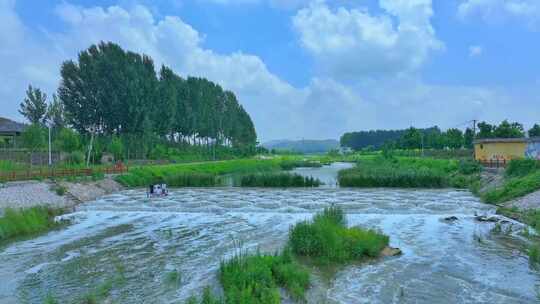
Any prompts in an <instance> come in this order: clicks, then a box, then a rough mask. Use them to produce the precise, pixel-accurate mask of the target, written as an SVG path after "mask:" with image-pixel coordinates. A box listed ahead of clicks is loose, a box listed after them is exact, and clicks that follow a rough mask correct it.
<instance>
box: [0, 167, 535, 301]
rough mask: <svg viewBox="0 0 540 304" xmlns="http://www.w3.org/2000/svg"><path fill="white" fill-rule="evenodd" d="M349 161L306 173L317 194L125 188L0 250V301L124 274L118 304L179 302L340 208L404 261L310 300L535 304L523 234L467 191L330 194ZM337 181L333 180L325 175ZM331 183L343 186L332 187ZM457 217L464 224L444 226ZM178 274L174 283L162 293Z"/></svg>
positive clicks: (354, 269)
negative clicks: (385, 239) (383, 237)
mask: <svg viewBox="0 0 540 304" xmlns="http://www.w3.org/2000/svg"><path fill="white" fill-rule="evenodd" d="M343 166H345V165H342V164H335V165H333V166H331V167H323V168H310V169H298V170H297V172H302V174H312V175H315V176H317V175H319V178H321V179H323V178H328V179H327V180H326V182H327V187H325V188H320V189H257V188H248V189H242V188H204V189H171V192H170V195H169V196H168V197H166V198H159V199H151V200H150V199H148V198H146V195H145V191H144V190H128V191H123V192H121V193H117V194H114V195H109V196H105V197H103V198H101V199H99V200H96V201H94V202H90V203H86V204H84V205H81V206H80V207H79V208H78V210H77V212H75V213H72V214H69V215H66V217H68V218H70V219H72V221H73V224H72V225H70V226H68V227H67V228H65V229H62V230H58V231H52V232H50V233H48V234H46V235H43V236H40V237H38V238H35V239H32V240H27V241H22V242H17V243H13V244H11V245H9V246H8V247H4V248H0V303H2V304H4V303H5V304H8V303H9V304H11V303H40V304H41V303H43V299H44V298H45V296H46V295H47V294H48V293H50V294H52V295H54V296H55V297H56V298H57V299H63V300H62V301H60V303H72V302H75V300H76V299H77V298H80V297H81V296H82V295H83V294H85V293H87V292H88V291H91V290H93V289H94V288H95V287H96V286H98V285H99V284H100V283H102V282H103V281H104V280H106V279H107V278H112V277H115V276H116V275H118V273H119V272H121V273H123V274H124V276H125V280H124V283H123V284H121V285H119V286H115V287H114V288H113V290H112V293H111V296H110V298H111V299H112V303H182V302H183V301H184V300H185V299H186V298H187V297H189V296H190V295H193V294H198V293H200V292H201V290H202V288H204V286H208V285H209V286H212V287H214V288H215V289H217V286H218V283H217V279H216V272H217V269H218V268H219V263H220V261H221V260H222V259H224V258H227V257H228V256H230V255H232V254H233V253H234V252H235V251H236V250H237V248H236V246H237V245H235V244H238V243H240V244H242V246H243V248H248V249H253V250H255V249H256V248H260V249H261V250H264V251H274V250H277V249H279V248H280V247H281V246H283V244H284V243H285V241H286V239H287V233H288V230H289V227H290V226H291V225H292V224H294V223H295V222H298V221H300V220H304V219H307V218H310V217H311V216H312V215H313V213H315V212H317V211H318V210H321V209H322V208H324V207H326V206H329V205H331V204H335V205H338V206H341V207H342V208H344V209H345V210H346V212H347V214H348V222H349V224H350V225H361V226H364V227H370V228H375V229H380V230H382V231H383V232H384V233H386V234H388V235H389V236H390V240H391V241H390V242H391V246H393V247H399V248H401V250H402V251H403V255H402V256H400V257H393V258H386V259H383V260H379V261H373V262H370V263H364V264H358V265H351V266H348V267H346V268H343V269H341V270H339V271H338V272H337V273H336V274H335V276H334V279H333V280H331V281H328V282H326V281H325V282H323V283H320V282H319V283H320V284H315V285H316V286H315V287H314V288H313V290H312V291H311V293H310V295H309V302H311V303H535V302H537V301H538V300H537V290H538V284H539V283H540V280H539V279H540V276H539V272H538V271H537V270H534V269H533V268H531V267H530V266H529V263H528V259H527V256H526V255H524V254H523V253H522V252H523V250H522V249H523V247H524V246H525V241H524V240H523V239H522V237H521V236H520V235H519V231H520V230H521V229H522V226H521V225H520V224H518V223H515V222H513V221H511V220H508V223H506V224H505V225H504V227H503V232H502V233H494V232H493V231H492V228H493V227H494V224H493V223H484V222H478V221H476V220H475V219H474V217H475V215H477V214H491V213H493V212H494V211H495V210H494V208H493V207H492V206H489V205H485V204H482V203H481V202H480V201H479V200H478V199H477V198H476V197H474V196H473V195H472V194H471V193H469V192H468V191H459V190H453V189H445V190H403V189H340V188H336V187H330V185H331V183H329V181H330V180H332V179H334V180H335V174H336V172H337V170H338V169H341V168H343ZM329 172H330V173H329ZM334 184H335V183H334ZM449 216H456V217H457V220H456V221H445V220H444V218H445V217H449ZM172 271H177V272H178V273H179V274H180V276H181V280H180V284H179V285H178V286H170V284H166V283H165V282H166V280H167V274H168V273H171V272H172Z"/></svg>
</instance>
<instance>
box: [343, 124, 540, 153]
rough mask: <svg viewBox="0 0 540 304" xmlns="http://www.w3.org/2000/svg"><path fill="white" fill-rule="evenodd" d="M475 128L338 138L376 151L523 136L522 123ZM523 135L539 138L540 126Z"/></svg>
mask: <svg viewBox="0 0 540 304" xmlns="http://www.w3.org/2000/svg"><path fill="white" fill-rule="evenodd" d="M476 126H477V130H476V132H475V131H474V130H473V129H472V128H466V129H465V131H462V130H460V129H457V128H450V129H448V130H446V131H442V130H441V129H440V128H439V127H437V126H434V127H431V128H426V129H418V128H414V127H410V128H408V129H403V130H370V131H359V132H348V133H345V134H343V135H342V136H341V138H340V144H341V146H342V147H349V148H351V149H353V150H362V149H368V150H369V149H373V150H377V149H381V148H383V147H384V146H388V145H391V146H392V147H393V148H396V149H420V148H422V147H424V148H425V149H445V148H449V149H461V148H467V149H470V148H472V146H473V141H474V140H475V139H482V138H520V137H525V134H526V133H525V130H524V127H523V125H522V124H520V123H517V122H512V123H510V122H508V121H507V120H504V121H502V122H501V123H500V124H499V125H491V124H488V123H487V122H485V121H483V122H480V123H478V124H477V125H476ZM527 133H528V135H529V136H530V137H535V136H540V125H538V124H535V125H534V126H533V127H532V128H531V129H530V130H528V132H527Z"/></svg>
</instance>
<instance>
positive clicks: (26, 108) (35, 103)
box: [19, 85, 47, 124]
mask: <svg viewBox="0 0 540 304" xmlns="http://www.w3.org/2000/svg"><path fill="white" fill-rule="evenodd" d="M19 113H21V114H22V115H23V116H24V117H26V119H27V120H28V121H29V122H30V123H31V124H43V123H44V122H45V118H46V113H47V94H45V93H43V92H42V91H41V90H40V89H39V88H33V87H32V86H31V85H29V86H28V89H27V90H26V97H25V98H24V100H23V102H21V104H20V109H19Z"/></svg>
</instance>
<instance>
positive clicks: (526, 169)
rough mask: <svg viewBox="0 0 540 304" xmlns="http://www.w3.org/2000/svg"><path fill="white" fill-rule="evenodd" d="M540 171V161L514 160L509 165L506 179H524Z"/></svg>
mask: <svg viewBox="0 0 540 304" xmlns="http://www.w3.org/2000/svg"><path fill="white" fill-rule="evenodd" d="M538 170H540V161H537V160H534V159H513V160H511V161H510V162H509V163H508V166H507V167H506V170H505V171H504V174H505V176H506V177H509V178H512V177H523V176H526V175H528V174H531V173H534V172H535V171H538Z"/></svg>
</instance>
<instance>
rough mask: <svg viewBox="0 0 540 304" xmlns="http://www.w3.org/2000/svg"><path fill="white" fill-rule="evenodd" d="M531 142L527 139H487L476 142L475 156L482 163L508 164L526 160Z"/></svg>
mask: <svg viewBox="0 0 540 304" xmlns="http://www.w3.org/2000/svg"><path fill="white" fill-rule="evenodd" d="M528 143H529V140H528V139H527V138H486V139H479V140H476V141H475V142H474V155H475V159H476V160H477V161H481V162H490V161H498V162H505V163H506V162H508V161H509V160H511V159H515V158H525V151H526V150H527V145H528Z"/></svg>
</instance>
